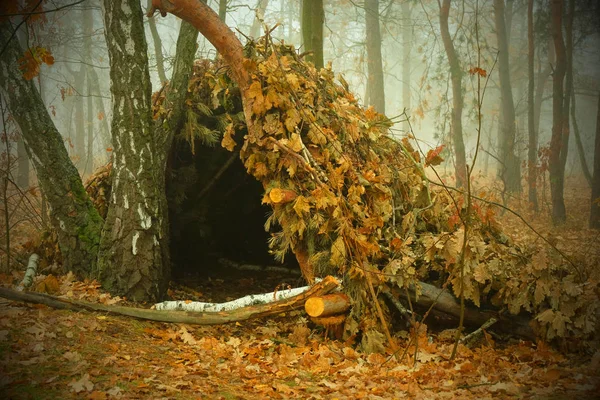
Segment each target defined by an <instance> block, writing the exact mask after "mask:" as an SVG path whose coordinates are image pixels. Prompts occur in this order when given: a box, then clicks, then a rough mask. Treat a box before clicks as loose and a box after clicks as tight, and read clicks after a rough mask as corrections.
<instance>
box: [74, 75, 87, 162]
mask: <svg viewBox="0 0 600 400" xmlns="http://www.w3.org/2000/svg"><path fill="white" fill-rule="evenodd" d="M84 84H85V66H84V65H83V64H81V66H80V67H79V71H78V72H77V74H76V75H75V85H74V86H75V88H76V89H77V91H78V92H79V93H76V94H75V96H77V98H76V99H75V135H74V136H75V143H74V146H75V148H74V150H75V157H74V159H75V166H76V167H77V169H78V170H79V172H80V173H81V172H82V171H83V169H84V167H85V156H86V152H85V117H84V115H83V97H82V96H81V93H82V92H81V91H82V89H83V88H84Z"/></svg>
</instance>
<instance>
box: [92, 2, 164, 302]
mask: <svg viewBox="0 0 600 400" xmlns="http://www.w3.org/2000/svg"><path fill="white" fill-rule="evenodd" d="M104 9H105V12H104V21H105V28H104V29H105V35H106V44H107V46H108V54H109V59H110V65H111V70H110V78H111V94H112V104H113V116H112V123H111V134H112V142H113V167H112V171H111V182H112V190H111V196H110V199H109V208H108V214H107V216H106V220H105V223H104V228H103V234H102V240H101V242H100V251H99V255H98V270H97V271H96V275H97V276H98V278H99V280H100V282H101V283H102V286H103V287H104V288H105V289H107V290H109V291H110V292H111V293H113V294H118V295H124V296H127V297H128V298H129V299H131V300H134V301H140V300H156V299H158V298H160V296H161V295H162V294H163V292H164V290H165V289H166V284H167V282H168V277H169V257H168V245H167V237H166V228H165V227H166V223H167V221H166V214H167V213H166V210H163V209H162V207H163V204H164V203H166V199H165V187H164V186H165V185H164V179H161V178H162V177H163V175H164V174H163V173H162V172H161V171H160V165H161V164H160V162H159V158H158V155H157V150H158V149H157V148H156V147H157V145H156V142H155V140H154V127H153V122H152V115H151V83H150V75H149V71H148V58H147V45H146V38H145V36H144V25H143V20H142V9H141V6H140V2H139V1H138V0H120V1H118V0H117V1H112V0H105V1H104Z"/></svg>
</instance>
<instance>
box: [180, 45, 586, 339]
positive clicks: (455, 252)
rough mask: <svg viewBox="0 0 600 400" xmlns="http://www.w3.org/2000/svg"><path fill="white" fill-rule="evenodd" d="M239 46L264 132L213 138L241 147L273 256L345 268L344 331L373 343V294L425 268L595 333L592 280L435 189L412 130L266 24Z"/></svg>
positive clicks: (314, 270) (430, 160) (551, 333)
mask: <svg viewBox="0 0 600 400" xmlns="http://www.w3.org/2000/svg"><path fill="white" fill-rule="evenodd" d="M245 51H246V54H245V56H246V58H247V59H246V60H245V63H246V65H245V66H246V68H247V69H248V71H249V73H250V74H251V76H252V83H251V85H250V89H249V97H250V98H251V99H252V105H251V111H252V117H251V118H252V122H253V123H254V124H256V125H258V126H260V128H261V129H252V130H249V131H246V130H245V129H243V128H242V129H240V127H241V126H243V124H241V123H240V120H241V118H240V116H239V115H238V116H237V117H236V118H235V119H232V120H231V123H230V124H229V125H228V126H227V128H226V130H225V133H224V135H223V139H222V146H223V147H225V148H227V149H229V150H231V151H234V150H239V152H240V157H241V159H242V161H243V163H244V165H245V167H246V169H247V171H248V173H249V174H251V175H253V176H254V177H255V178H256V179H257V180H259V181H260V182H261V183H262V185H263V187H264V189H265V193H264V197H263V202H264V203H266V204H269V205H271V206H272V209H273V213H272V214H271V216H270V217H269V218H268V220H267V222H266V224H265V228H266V229H267V230H273V229H275V227H276V226H278V227H279V230H278V231H277V232H274V233H272V239H271V242H270V248H271V251H272V252H273V254H274V255H275V257H276V258H279V259H283V257H284V256H285V255H286V253H287V252H288V251H290V250H291V251H292V252H293V253H294V254H295V256H296V258H297V259H298V261H299V263H300V265H301V268H302V272H303V274H304V276H305V277H306V279H307V280H309V281H312V279H313V277H314V276H315V274H317V275H322V274H326V273H332V272H336V273H337V274H338V275H340V276H342V277H343V279H344V287H345V291H346V292H347V293H348V294H349V296H350V297H351V299H352V303H353V308H352V310H351V313H350V316H349V318H348V319H347V320H346V326H345V328H346V334H347V335H354V334H356V333H358V332H360V333H362V344H363V346H364V347H365V348H366V349H367V350H377V349H378V348H380V347H381V346H382V343H383V341H384V340H383V339H384V337H385V335H386V334H387V336H388V338H389V333H388V331H387V325H388V322H389V321H388V311H387V310H386V308H385V304H384V303H383V302H380V301H378V300H377V296H378V294H379V292H380V291H381V290H382V289H384V288H385V286H388V287H400V288H403V289H404V288H408V287H410V286H412V285H415V284H417V283H418V281H419V280H430V279H431V278H432V277H436V278H437V283H438V285H439V286H442V285H444V286H445V285H448V284H449V285H450V287H451V288H452V290H453V291H454V293H455V295H457V296H461V295H462V296H464V298H465V299H467V300H470V301H471V302H472V303H474V304H475V305H477V306H479V305H480V304H481V303H482V301H486V302H487V301H490V302H492V303H493V304H495V305H497V306H506V307H507V308H508V310H509V311H510V312H511V313H515V314H516V313H518V312H519V311H520V310H521V309H524V310H526V311H529V312H532V313H534V314H535V315H536V321H537V322H538V323H539V328H542V329H541V330H540V331H539V332H540V333H541V334H542V336H545V337H546V338H548V339H552V338H553V337H555V336H559V337H565V336H578V337H584V336H586V335H589V334H591V333H595V332H596V326H597V325H596V317H597V312H598V302H597V301H590V300H591V299H594V300H595V299H597V293H596V292H595V290H597V289H596V288H597V285H594V284H589V282H588V283H586V282H587V281H588V279H591V278H590V277H589V276H588V275H586V273H585V272H583V271H579V270H576V269H575V268H573V266H572V265H570V264H569V263H567V262H565V261H564V260H563V259H561V258H560V257H559V256H558V255H557V254H556V253H555V252H554V251H552V250H550V251H548V252H540V251H539V249H534V248H533V247H530V248H528V247H526V246H523V245H519V244H515V243H512V241H511V240H510V239H509V238H507V237H506V236H505V235H504V234H502V232H501V231H500V229H499V228H498V226H497V224H496V222H495V220H494V212H493V210H492V208H491V206H490V205H489V204H487V203H485V202H477V201H475V202H474V205H473V207H472V210H473V212H471V213H470V215H467V213H466V207H465V206H464V204H465V203H466V202H465V201H464V199H463V195H462V194H461V193H460V192H456V194H452V193H451V192H450V191H449V190H448V188H443V189H436V190H432V188H431V187H430V181H429V179H428V178H427V176H426V174H425V170H424V168H426V167H427V166H428V165H432V164H435V163H436V160H437V157H436V154H435V153H433V154H430V156H429V157H425V160H423V161H422V160H421V158H422V157H421V156H420V154H419V152H417V151H415V150H414V149H413V147H412V146H411V144H410V139H409V138H404V139H402V140H400V141H399V140H395V139H394V138H393V137H392V136H391V135H390V133H389V129H390V127H391V126H392V124H393V122H392V121H390V120H389V119H388V118H386V117H385V116H384V115H382V114H379V113H377V112H375V111H374V110H373V109H372V108H368V109H364V108H362V107H361V106H360V105H359V103H358V101H357V99H356V98H355V97H354V96H353V95H352V93H351V92H350V91H349V90H348V85H347V84H346V82H345V81H344V79H343V78H342V77H338V80H337V82H336V80H335V79H334V73H333V72H332V70H331V67H328V68H324V69H321V70H320V71H317V70H316V69H315V68H314V67H313V66H312V64H310V63H306V62H304V61H303V60H302V59H301V57H299V56H298V55H297V53H296V52H295V50H294V49H293V48H292V47H290V46H286V45H283V44H282V45H276V44H274V43H272V41H271V40H270V38H269V36H268V35H267V36H265V37H263V38H262V39H260V40H259V41H257V42H255V41H249V42H248V44H247V45H246V48H245ZM226 72H227V71H226V70H225V69H221V70H217V71H212V72H208V73H207V75H206V79H207V80H208V83H209V84H210V88H211V93H212V96H213V105H218V106H219V107H225V108H226V109H227V108H228V104H232V103H235V101H232V98H233V97H235V96H237V92H236V89H235V87H234V85H233V83H231V81H230V79H229V78H228V77H227V74H226ZM197 87H198V86H197ZM202 87H204V86H202ZM204 90H205V89H204ZM190 91H191V92H192V93H193V91H194V90H193V89H192V88H191V89H190ZM189 105H190V106H191V107H193V99H192V102H191V104H189ZM197 108H198V107H197ZM438 161H439V160H438ZM465 224H468V225H469V235H468V237H467V241H466V242H465V241H464V237H463V236H464V235H463V230H464V227H465ZM542 253H543V255H544V257H546V258H545V259H540V255H541V254H542ZM534 255H536V256H535V257H534ZM460 269H462V271H463V273H462V276H463V277H464V278H463V279H462V283H461V274H460V273H459V270H460ZM595 282H597V280H596V281H595ZM417 292H418V290H417Z"/></svg>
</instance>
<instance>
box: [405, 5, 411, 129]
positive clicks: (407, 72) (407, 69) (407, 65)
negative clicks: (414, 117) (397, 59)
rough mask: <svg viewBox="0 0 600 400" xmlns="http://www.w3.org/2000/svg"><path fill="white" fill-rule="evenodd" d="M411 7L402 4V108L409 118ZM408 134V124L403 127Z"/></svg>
mask: <svg viewBox="0 0 600 400" xmlns="http://www.w3.org/2000/svg"><path fill="white" fill-rule="evenodd" d="M412 41H413V38H412V5H411V4H410V3H409V2H407V1H405V2H403V3H402V56H403V57H404V60H403V61H402V107H404V109H405V110H406V112H407V113H408V116H410V109H411V106H412V105H411V98H410V83H411V82H410V67H411V65H410V57H411V47H412ZM404 129H405V130H406V131H407V132H408V130H409V122H408V121H407V122H406V123H405V125H404Z"/></svg>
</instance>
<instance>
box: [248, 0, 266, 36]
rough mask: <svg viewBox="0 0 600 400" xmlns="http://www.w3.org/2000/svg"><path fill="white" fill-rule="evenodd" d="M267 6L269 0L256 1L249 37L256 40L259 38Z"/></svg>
mask: <svg viewBox="0 0 600 400" xmlns="http://www.w3.org/2000/svg"><path fill="white" fill-rule="evenodd" d="M268 5H269V0H258V3H257V4H256V7H255V14H254V20H253V21H252V27H251V28H250V37H252V38H257V37H259V36H260V32H261V26H262V20H263V18H264V17H265V11H266V10H267V6H268Z"/></svg>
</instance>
